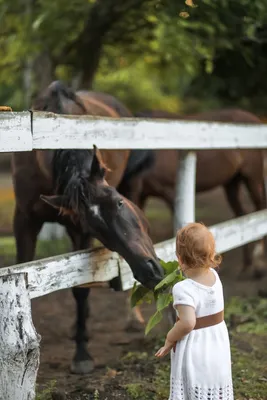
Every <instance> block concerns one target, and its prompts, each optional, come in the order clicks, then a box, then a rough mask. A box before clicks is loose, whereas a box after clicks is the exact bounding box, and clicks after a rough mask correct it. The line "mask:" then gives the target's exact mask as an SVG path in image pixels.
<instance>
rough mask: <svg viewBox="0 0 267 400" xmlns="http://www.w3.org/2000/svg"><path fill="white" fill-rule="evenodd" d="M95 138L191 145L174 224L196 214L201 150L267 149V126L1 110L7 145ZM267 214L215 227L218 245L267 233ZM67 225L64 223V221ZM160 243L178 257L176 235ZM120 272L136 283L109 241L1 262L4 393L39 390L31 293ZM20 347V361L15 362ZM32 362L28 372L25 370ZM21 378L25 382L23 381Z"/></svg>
mask: <svg viewBox="0 0 267 400" xmlns="http://www.w3.org/2000/svg"><path fill="white" fill-rule="evenodd" d="M93 145H96V146H98V147H99V148H100V149H140V148H141V149H177V150H185V152H182V154H181V160H182V162H180V163H179V166H178V167H177V185H176V200H175V209H176V213H175V228H179V227H181V226H183V224H185V223H187V222H193V221H194V219H195V190H194V188H195V175H196V154H195V152H194V150H204V149H210V150H211V149H238V148H240V149H241V148H243V149H256V148H258V149H260V148H262V149H265V148H267V126H266V125H264V124H250V125H247V124H232V123H231V124H230V123H217V122H199V121H181V120H179V121H178V120H177V121H174V120H166V121H165V120H151V119H150V120H145V119H137V118H134V119H133V118H127V119H111V118H105V119H103V118H96V117H91V116H73V115H68V116H66V115H56V114H52V113H40V112H31V111H26V112H20V113H13V112H1V113H0V152H17V151H31V150H38V149H40V150H45V149H57V148H60V149H64V148H65V149H90V148H92V147H93ZM266 220H267V209H265V210H263V211H258V212H255V213H252V214H248V215H245V216H243V217H240V218H237V219H233V220H230V221H226V222H223V223H220V224H217V225H214V226H212V227H210V229H211V231H212V232H213V234H214V236H215V240H216V250H217V251H218V252H219V253H224V252H226V251H229V250H232V249H234V248H236V247H240V246H242V245H245V244H247V243H250V242H253V241H256V240H259V239H261V238H263V237H264V236H265V235H267V223H266ZM61 230H62V231H64V228H61ZM61 230H60V231H59V232H56V234H55V236H58V233H60V232H61ZM155 251H156V253H157V256H158V257H159V258H160V259H162V260H164V261H172V260H174V259H175V258H176V256H175V239H174V238H172V239H170V240H167V241H164V242H161V243H158V244H156V245H155ZM117 277H120V280H121V286H122V287H121V288H122V290H128V289H131V288H132V287H133V285H134V283H135V279H134V277H133V274H132V272H131V269H130V267H129V265H128V264H127V263H126V261H125V260H124V259H123V258H122V257H121V256H119V255H118V254H117V253H114V252H111V251H109V250H107V249H104V248H101V249H94V250H86V251H80V252H75V253H68V254H63V255H59V256H56V257H50V258H46V259H42V260H37V261H32V262H29V263H25V264H20V265H15V266H11V267H7V268H2V269H0V286H1V291H0V308H1V312H0V342H1V343H2V345H3V348H4V349H5V351H4V352H0V364H1V366H3V368H2V367H1V371H0V398H4V399H7V400H8V399H14V398H16V399H17V400H23V399H25V398H28V399H30V400H33V399H34V398H35V394H34V391H35V381H36V375H37V370H38V365H39V347H40V346H39V340H40V338H39V336H38V335H37V333H36V331H35V328H34V326H33V323H32V317H31V308H30V299H33V298H36V297H40V296H44V295H47V294H49V293H52V292H54V291H57V290H62V289H67V288H71V287H74V286H81V285H88V286H92V285H95V284H97V285H99V286H104V284H105V285H106V286H107V285H108V283H107V282H108V281H111V280H112V279H114V278H117ZM14 304H15V306H14ZM1 327H2V329H1ZM10 337H12V340H10ZM29 349H30V350H31V351H29ZM14 355H15V358H16V364H11V363H10V360H13V359H14ZM29 365H30V366H31V368H30V369H29V368H28V366H29ZM26 370H27V371H28V372H27V373H28V375H27V376H26V378H25V371H26ZM22 381H24V382H25V384H24V386H23V387H22V386H21V385H22V384H21V382H22ZM16 382H18V384H16ZM18 389H19V390H18Z"/></svg>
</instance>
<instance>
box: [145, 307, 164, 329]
mask: <svg viewBox="0 0 267 400" xmlns="http://www.w3.org/2000/svg"><path fill="white" fill-rule="evenodd" d="M161 320H162V313H161V312H160V311H157V312H155V314H154V315H152V317H150V318H149V320H148V323H147V326H146V330H145V335H147V334H148V333H149V332H150V331H151V329H153V328H154V326H156V325H157V324H158V323H159V322H160V321H161Z"/></svg>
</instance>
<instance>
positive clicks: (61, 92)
mask: <svg viewBox="0 0 267 400" xmlns="http://www.w3.org/2000/svg"><path fill="white" fill-rule="evenodd" d="M67 101H71V102H73V103H74V104H76V105H77V106H79V107H80V108H81V110H82V111H83V112H84V113H86V108H85V107H84V105H83V103H82V102H81V101H80V100H79V98H78V97H77V96H76V93H75V92H74V91H73V90H72V89H71V88H69V87H67V86H66V85H65V84H64V83H63V82H61V81H54V82H52V83H51V84H50V85H49V86H48V88H47V89H46V90H45V91H44V92H43V93H41V94H40V95H39V96H38V97H37V99H36V100H35V101H34V103H33V107H32V108H33V109H34V110H39V111H50V112H53V113H56V114H69V113H68V112H67V110H66V102H67Z"/></svg>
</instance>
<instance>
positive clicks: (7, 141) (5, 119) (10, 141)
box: [0, 111, 32, 153]
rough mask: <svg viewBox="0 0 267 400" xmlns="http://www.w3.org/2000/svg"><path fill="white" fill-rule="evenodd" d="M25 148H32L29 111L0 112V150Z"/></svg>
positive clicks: (21, 149) (7, 150)
mask: <svg viewBox="0 0 267 400" xmlns="http://www.w3.org/2000/svg"><path fill="white" fill-rule="evenodd" d="M26 150H32V132H31V114H30V112H28V111H24V112H19V113H13V112H0V152H3V153H4V152H13V151H26Z"/></svg>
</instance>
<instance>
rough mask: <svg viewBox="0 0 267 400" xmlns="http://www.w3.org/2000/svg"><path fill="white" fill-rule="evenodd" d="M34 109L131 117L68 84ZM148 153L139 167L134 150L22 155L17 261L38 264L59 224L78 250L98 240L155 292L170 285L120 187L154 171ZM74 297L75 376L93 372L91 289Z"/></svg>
mask: <svg viewBox="0 0 267 400" xmlns="http://www.w3.org/2000/svg"><path fill="white" fill-rule="evenodd" d="M33 109H35V110H40V111H49V112H54V113H58V114H75V115H82V114H89V115H97V116H108V117H116V118H118V117H127V116H131V114H130V112H129V111H128V110H127V109H126V108H125V107H124V106H123V105H122V104H121V103H119V102H118V100H116V99H114V98H112V97H111V96H108V95H105V94H99V93H94V92H90V93H89V92H85V91H82V92H77V93H74V92H73V91H72V90H70V89H69V88H67V87H66V86H65V85H64V84H63V83H61V82H53V83H52V84H51V85H50V86H49V87H48V88H47V90H46V91H45V92H44V93H43V94H42V95H41V96H40V98H39V99H38V100H37V101H36V102H35V104H34V106H33ZM77 141H79V137H77ZM137 154H139V153H137ZM149 154H150V153H149ZM149 154H148V156H149ZM141 155H142V157H139V158H138V157H137V161H138V162H136V157H134V160H133V161H134V163H132V167H133V168H131V165H130V163H129V160H130V158H131V152H130V151H129V150H103V151H101V152H100V151H99V150H98V149H97V148H96V147H95V148H94V149H90V150H89V149H88V150H44V151H32V152H22V153H14V154H13V156H12V176H13V184H14V190H15V199H16V207H15V214H14V235H15V239H16V247H17V263H23V262H27V261H31V260H32V259H33V258H34V253H35V246H36V240H37V236H38V233H39V232H40V230H41V227H42V225H43V223H45V222H58V223H60V224H62V225H64V226H65V227H66V230H67V233H68V235H69V237H70V239H71V241H72V245H73V250H74V251H75V250H83V249H87V248H89V247H90V241H91V239H92V237H95V238H97V239H98V240H100V241H101V242H102V243H103V244H104V245H105V246H106V247H107V248H109V249H110V250H113V251H116V252H118V253H119V254H120V255H121V256H122V257H124V259H125V260H126V261H127V262H128V264H129V265H130V267H131V269H132V271H133V274H134V276H135V278H136V279H137V280H138V281H140V282H141V283H142V284H143V285H144V286H147V287H150V288H153V287H154V286H155V285H156V284H157V283H158V282H159V281H160V280H161V279H162V276H163V271H162V268H161V266H160V264H159V260H158V258H157V256H156V254H155V251H154V248H153V244H152V241H151V239H150V237H149V235H148V225H147V221H146V219H145V217H144V215H143V213H142V212H141V211H140V210H139V209H138V208H137V207H136V206H135V205H134V204H133V203H131V202H130V201H129V200H127V199H126V198H124V197H123V196H122V195H121V194H119V192H118V191H117V190H116V189H115V188H116V186H118V185H119V183H120V181H121V180H122V178H123V177H124V175H125V171H128V172H127V173H128V174H131V173H132V171H133V170H134V171H136V170H138V171H139V172H140V170H141V169H142V165H144V166H145V167H146V161H147V160H146V157H145V156H146V153H145V152H142V154H141ZM140 164H141V165H140ZM145 167H144V168H145ZM72 292H73V295H74V298H75V300H76V306H77V319H76V329H75V341H76V351H75V355H74V359H73V362H72V366H71V369H72V371H73V372H75V373H88V372H90V371H91V370H92V369H93V360H92V357H91V356H90V354H89V352H88V349H87V341H88V334H87V330H86V319H87V318H88V316H89V308H88V295H89V288H82V287H74V288H73V289H72Z"/></svg>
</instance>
